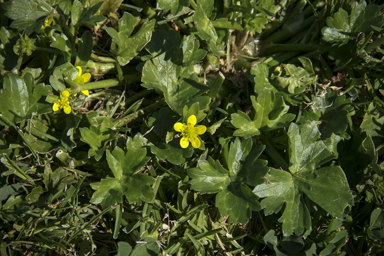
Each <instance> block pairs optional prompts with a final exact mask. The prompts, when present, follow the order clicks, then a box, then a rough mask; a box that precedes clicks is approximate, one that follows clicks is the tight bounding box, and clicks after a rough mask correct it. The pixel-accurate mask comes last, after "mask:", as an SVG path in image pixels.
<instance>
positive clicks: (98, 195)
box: [91, 134, 155, 207]
mask: <svg viewBox="0 0 384 256" xmlns="http://www.w3.org/2000/svg"><path fill="white" fill-rule="evenodd" d="M144 141H145V139H144V138H143V137H142V135H141V134H137V135H136V136H135V137H134V138H133V139H129V140H128V141H127V144H126V148H127V149H126V151H124V150H122V149H121V148H119V147H115V149H114V150H113V151H112V152H110V151H107V162H108V166H109V168H111V170H112V173H113V176H114V178H112V177H107V178H106V179H102V180H101V181H100V182H96V183H92V184H91V187H92V188H93V189H94V190H96V191H95V192H94V194H93V196H92V198H91V202H92V203H95V204H100V203H101V204H102V205H103V207H108V206H111V205H114V204H115V203H122V196H123V195H125V197H126V198H127V199H128V201H129V202H130V203H134V202H139V201H141V200H142V201H145V202H150V201H152V199H153V196H154V191H153V188H152V187H151V186H150V185H152V184H153V182H154V181H155V180H154V178H152V177H150V176H148V175H147V174H145V173H138V172H139V171H140V170H141V169H142V168H143V167H144V166H145V165H146V164H147V162H148V161H149V157H148V156H146V155H147V150H146V149H145V148H144V147H143V146H144V145H143V143H144Z"/></svg>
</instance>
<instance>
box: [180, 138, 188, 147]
mask: <svg viewBox="0 0 384 256" xmlns="http://www.w3.org/2000/svg"><path fill="white" fill-rule="evenodd" d="M188 145H189V140H188V138H187V137H182V138H181V139H180V146H181V147H182V148H187V147H188Z"/></svg>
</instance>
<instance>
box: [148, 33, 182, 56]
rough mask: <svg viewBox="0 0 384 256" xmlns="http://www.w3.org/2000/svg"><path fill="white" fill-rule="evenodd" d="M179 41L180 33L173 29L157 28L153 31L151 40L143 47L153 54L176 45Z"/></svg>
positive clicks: (155, 54)
mask: <svg viewBox="0 0 384 256" xmlns="http://www.w3.org/2000/svg"><path fill="white" fill-rule="evenodd" d="M180 43H181V38H180V33H178V32H176V31H175V30H169V31H165V30H162V29H157V30H155V31H154V32H153V34H152V37H151V41H149V43H148V44H147V45H146V46H145V49H146V50H147V51H148V52H149V53H150V54H151V55H152V56H153V57H156V56H157V55H159V54H161V53H163V52H166V51H168V50H170V49H171V48H173V47H178V46H179V45H180Z"/></svg>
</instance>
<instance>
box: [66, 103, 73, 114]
mask: <svg viewBox="0 0 384 256" xmlns="http://www.w3.org/2000/svg"><path fill="white" fill-rule="evenodd" d="M71 110H72V108H71V106H69V105H68V106H64V113H65V114H70V113H71Z"/></svg>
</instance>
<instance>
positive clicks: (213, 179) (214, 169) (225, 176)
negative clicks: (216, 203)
mask: <svg viewBox="0 0 384 256" xmlns="http://www.w3.org/2000/svg"><path fill="white" fill-rule="evenodd" d="M188 175H189V177H191V178H192V180H191V181H190V184H191V188H192V189H194V190H197V191H200V192H201V193H204V194H205V193H217V192H220V191H222V190H223V189H224V188H226V187H227V186H228V184H229V183H230V182H231V181H230V179H229V172H228V171H227V170H226V169H224V168H223V166H222V165H221V164H220V163H219V162H218V161H214V160H213V159H212V158H211V157H210V158H209V160H208V161H199V162H198V168H192V169H189V170H188Z"/></svg>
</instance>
